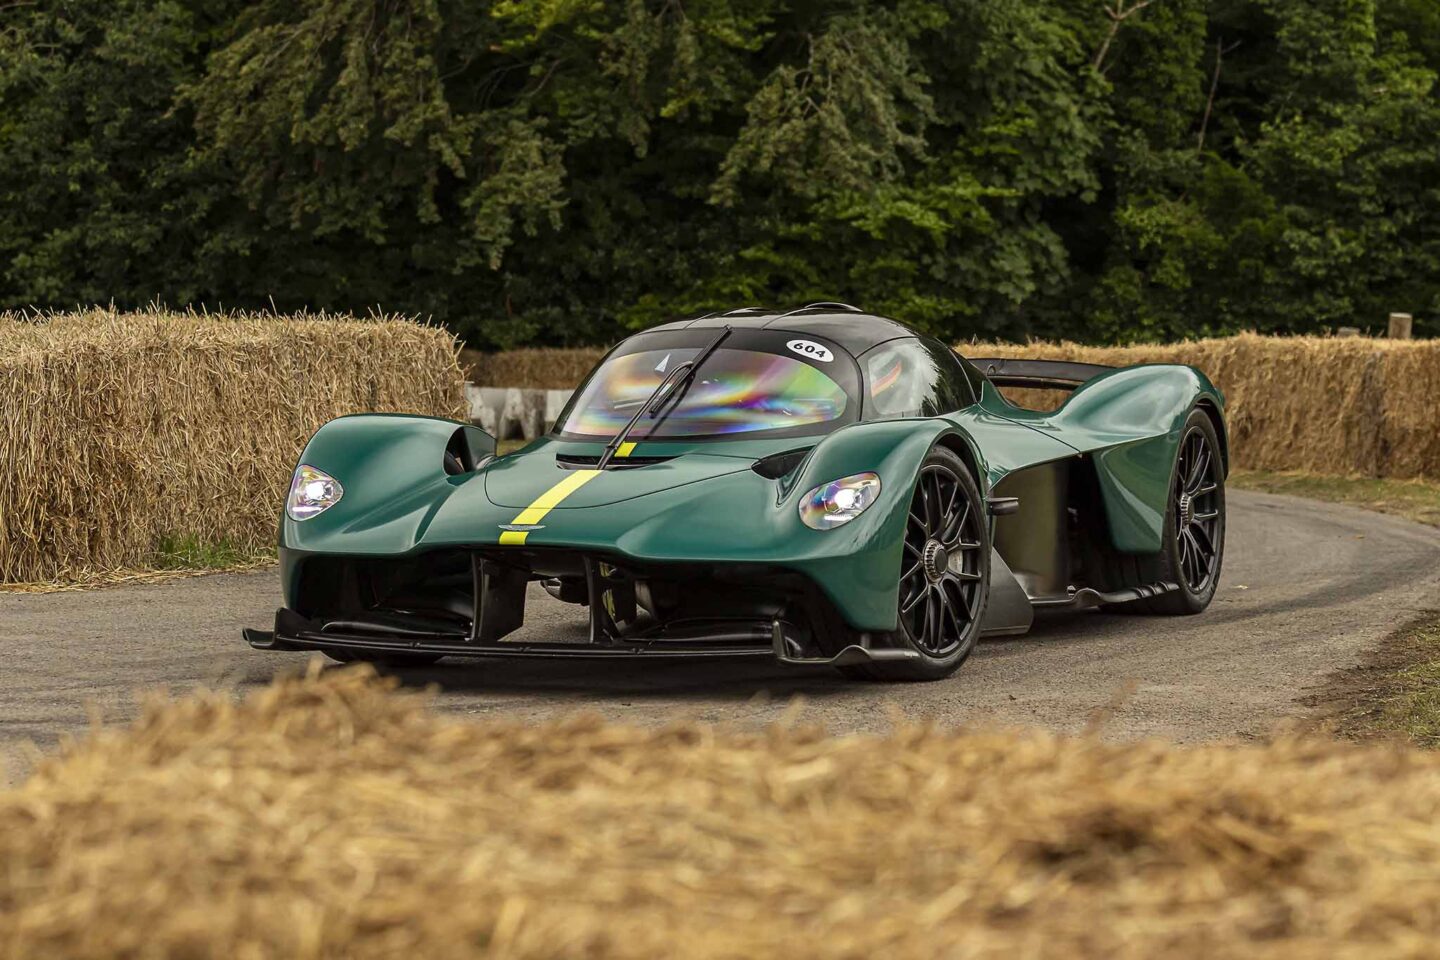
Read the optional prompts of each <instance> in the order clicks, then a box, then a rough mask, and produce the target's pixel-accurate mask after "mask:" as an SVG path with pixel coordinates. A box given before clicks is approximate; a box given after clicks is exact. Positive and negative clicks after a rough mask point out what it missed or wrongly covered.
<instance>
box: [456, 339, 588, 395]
mask: <svg viewBox="0 0 1440 960" xmlns="http://www.w3.org/2000/svg"><path fill="white" fill-rule="evenodd" d="M605 352H606V351H605V349H604V348H602V347H577V348H574V349H569V348H561V349H547V348H539V347H537V348H531V349H524V350H505V351H501V352H499V353H481V352H480V351H478V350H465V351H463V352H462V353H461V365H462V366H463V367H464V369H465V376H466V379H468V380H469V381H470V382H471V383H473V384H476V385H477V386H481V387H536V388H539V389H542V390H574V389H575V387H576V386H578V385H579V383H580V381H581V380H582V379H583V378H584V377H585V374H587V373H589V372H590V370H591V369H592V368H593V367H594V366H595V364H597V363H599V362H600V358H601V357H603V356H605Z"/></svg>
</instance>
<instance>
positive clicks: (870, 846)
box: [0, 668, 1440, 960]
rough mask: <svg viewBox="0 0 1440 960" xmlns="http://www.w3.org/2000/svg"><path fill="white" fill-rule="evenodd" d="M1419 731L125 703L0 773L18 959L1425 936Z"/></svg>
mask: <svg viewBox="0 0 1440 960" xmlns="http://www.w3.org/2000/svg"><path fill="white" fill-rule="evenodd" d="M1436 796H1440V755H1436V754H1431V753H1427V752H1423V751H1416V750H1412V749H1404V748H1396V747H1394V746H1391V745H1376V744H1370V745H1357V744H1343V743H1335V742H1326V741H1304V740H1283V741H1279V742H1276V743H1271V744H1265V745H1236V744H1229V745H1226V744H1211V745H1205V746H1198V747H1179V746H1176V745H1173V744H1167V743H1163V742H1146V743H1136V744H1126V745H1120V744H1113V743H1106V742H1103V741H1101V740H1099V739H1094V738H1069V737H1060V736H1056V735H1053V734H1049V733H1046V732H1043V731H1026V732H1006V731H983V730H971V731H940V730H936V729H932V728H929V727H926V726H922V725H910V724H901V725H899V726H897V727H896V728H895V729H894V730H892V731H891V732H890V733H888V734H883V735H863V736H847V737H828V736H825V735H823V733H822V732H820V731H817V730H813V729H809V728H805V727H797V726H788V727H787V726H780V727H772V728H769V729H766V730H762V731H758V732H744V731H738V730H730V729H725V728H715V727H708V726H704V725H700V724H695V723H691V722H685V723H676V724H673V725H671V726H668V727H665V728H661V729H655V728H639V727H632V726H622V725H614V724H607V723H604V722H602V721H600V720H598V719H596V718H593V717H571V718H569V719H565V720H558V721H551V722H548V723H544V724H538V725H537V724H530V723H526V722H521V721H508V720H500V721H490V722H486V723H471V722H464V721H457V720H454V719H449V718H444V717H440V716H437V715H436V714H434V713H433V712H432V711H430V710H429V709H428V707H427V705H426V703H425V701H424V699H423V698H422V696H421V695H419V694H415V693H403V692H398V691H396V690H395V689H394V687H393V685H392V684H388V683H386V682H385V681H382V680H379V679H377V678H376V677H375V676H374V675H373V674H372V673H370V672H369V671H368V670H365V669H350V668H347V669H344V670H332V671H325V672H321V671H319V670H313V671H312V673H311V674H309V675H308V676H306V677H304V678H294V679H290V680H286V681H281V682H279V683H278V684H276V685H274V686H272V687H269V688H266V689H263V690H260V691H257V692H256V693H254V694H252V695H250V696H249V697H248V698H246V699H245V700H244V701H243V702H237V701H236V700H235V699H233V698H232V697H231V696H230V695H229V694H226V693H208V694H206V693H202V694H198V695H194V696H190V697H187V698H186V699H184V700H180V701H176V702H165V701H162V700H158V699H157V700H153V701H151V702H150V703H149V704H148V705H147V707H146V709H145V711H144V713H143V715H142V717H141V719H140V720H138V721H137V722H136V723H135V724H134V725H133V726H132V727H130V728H129V729H116V730H109V731H101V732H98V733H96V734H94V735H92V736H91V737H90V738H89V739H87V740H84V741H82V742H79V743H76V744H71V745H69V746H67V747H65V748H64V749H63V750H62V752H61V754H60V755H59V756H57V757H55V758H52V759H50V760H47V761H45V762H44V763H42V765H41V766H40V768H39V769H38V770H37V772H36V773H35V775H34V776H32V777H31V779H30V780H29V781H28V782H26V783H25V784H24V785H23V786H21V787H19V788H17V789H14V790H10V791H5V792H0V863H4V864H5V865H6V869H4V870H0V943H4V944H6V953H7V955H12V956H17V957H18V956H27V957H30V956H33V957H60V956H63V957H72V958H87V957H97V958H98V957H107V958H108V957H117V956H121V957H128V956H154V957H167V956H168V957H174V956H234V957H266V956H275V957H279V956H306V957H312V958H324V957H346V958H358V960H364V958H368V957H398V956H405V957H464V956H480V955H483V956H497V957H508V958H532V957H533V958H540V957H545V958H549V957H589V958H610V957H617V958H619V957H624V958H631V957H633V958H640V957H654V956H676V955H684V956H686V957H693V958H697V960H707V958H722V957H723V958H734V957H755V956H803V957H821V958H828V957H834V958H842V957H843V958H855V957H869V956H886V957H900V958H910V957H914V958H922V957H923V958H927V960H928V958H931V957H935V956H952V955H953V956H960V955H963V956H967V957H1008V956H1028V957H1037V958H1043V957H1057V958H1058V957H1066V958H1088V957H1107V958H1108V957H1114V958H1122V960H1124V958H1142V957H1143V958H1150V957H1155V956H1165V957H1176V958H1181V960H1185V958H1192V957H1194V958H1199V957H1207V958H1209V957H1260V958H1281V957H1284V958H1291V957H1301V958H1309V957H1315V958H1319V957H1326V958H1330V957H1338V958H1352V957H1353V958H1360V957H1372V956H1387V957H1404V956H1414V957H1420V956H1428V955H1430V954H1431V953H1432V952H1433V945H1434V943H1435V942H1437V938H1440V912H1437V911H1436V910H1435V909H1434V905H1435V904H1436V903H1437V902H1440V831H1436V830H1435V828H1434V807H1435V799H1434V798H1435V797H1436Z"/></svg>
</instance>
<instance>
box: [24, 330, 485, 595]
mask: <svg viewBox="0 0 1440 960" xmlns="http://www.w3.org/2000/svg"><path fill="white" fill-rule="evenodd" d="M462 388H463V381H462V379H461V377H460V372H459V367H458V365H457V363H456V348H455V344H454V341H453V340H452V338H451V337H450V336H449V335H448V334H446V333H445V332H444V331H442V330H439V329H436V328H432V327H426V326H422V325H420V324H417V323H413V322H409V321H407V320H404V319H402V318H398V317H383V316H381V317H373V318H369V319H356V318H354V317H350V316H327V315H324V314H316V315H311V314H304V315H298V316H289V317H285V316H273V315H266V314H241V313H227V314H220V315H198V314H195V313H173V312H168V311H164V310H159V309H152V310H148V311H145V312H141V313H116V312H114V311H110V310H91V311H85V312H80V313H71V314H53V315H46V316H41V317H38V318H29V317H20V316H16V315H0V463H3V464H4V465H5V468H4V469H3V470H0V582H27V581H49V580H64V579H68V578H72V577H77V576H87V575H93V574H94V572H95V571H97V570H98V571H104V570H114V569H121V568H129V567H137V566H143V565H144V564H145V563H146V562H147V560H148V558H150V557H151V556H153V554H154V553H155V551H156V549H157V547H158V546H159V544H160V543H161V542H162V541H163V540H164V539H165V538H168V537H182V536H193V537H196V538H198V539H199V540H200V541H202V542H228V543H231V544H233V545H234V546H236V547H238V548H240V549H250V548H257V549H258V548H260V547H263V546H268V545H270V544H271V543H273V540H274V535H275V522H276V517H277V516H278V510H279V504H280V502H281V499H282V497H283V495H284V491H285V487H286V484H287V482H288V480H289V476H290V471H291V469H292V468H293V467H294V465H295V461H296V459H297V458H298V456H299V453H300V450H301V448H302V447H303V446H304V443H305V441H306V439H307V438H308V437H309V436H310V434H311V433H313V432H314V430H315V429H316V428H317V427H319V426H320V425H321V424H322V423H324V422H325V421H326V420H329V419H331V418H332V417H336V416H340V415H342V414H347V413H356V412H362V411H370V410H387V411H406V412H415V413H428V414H436V415H451V416H453V415H460V414H461V413H462V411H463V409H464V407H463V389H462Z"/></svg>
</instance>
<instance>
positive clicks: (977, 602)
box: [845, 447, 990, 680]
mask: <svg viewBox="0 0 1440 960" xmlns="http://www.w3.org/2000/svg"><path fill="white" fill-rule="evenodd" d="M988 521H989V517H988V515H987V513H986V509H985V501H984V500H983V498H981V496H980V491H979V489H978V488H977V487H976V485H975V480H974V478H973V477H971V475H970V471H969V470H968V469H967V468H966V466H965V464H964V463H963V462H962V461H961V460H960V458H959V457H957V456H956V455H955V454H954V453H952V452H951V451H949V450H947V449H945V448H943V447H937V448H935V449H934V450H932V451H931V452H930V454H929V456H927V457H926V458H925V462H924V464H922V465H921V467H920V472H919V475H918V477H917V478H916V481H915V492H914V495H913V496H912V497H911V499H910V511H909V514H908V516H907V517H906V519H905V542H904V547H903V549H902V552H901V560H900V582H899V591H898V594H899V610H898V617H897V619H898V627H899V629H898V630H897V631H896V632H895V633H894V634H892V635H891V640H892V641H893V645H895V646H898V647H903V648H910V649H913V650H915V651H917V652H918V653H919V654H920V657H919V658H918V659H916V660H909V661H898V662H887V663H874V664H866V665H864V666H859V667H850V668H846V669H845V672H846V674H847V675H849V676H856V677H861V678H865V679H872V680H939V679H941V678H943V677H948V676H949V675H950V674H952V673H954V672H955V671H956V670H958V669H959V667H960V665H961V664H962V663H964V662H965V659H966V658H967V657H968V656H969V655H970V652H971V651H972V650H973V649H974V648H975V641H976V639H977V637H978V636H979V634H980V623H981V620H982V618H983V616H984V612H985V601H986V598H987V594H988V592H989V589H990V526H989V522H988Z"/></svg>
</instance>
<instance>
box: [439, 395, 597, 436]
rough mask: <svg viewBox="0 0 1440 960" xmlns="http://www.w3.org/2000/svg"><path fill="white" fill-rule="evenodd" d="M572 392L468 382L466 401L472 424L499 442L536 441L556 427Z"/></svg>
mask: <svg viewBox="0 0 1440 960" xmlns="http://www.w3.org/2000/svg"><path fill="white" fill-rule="evenodd" d="M572 392H573V391H570V390H539V389H530V388H525V387H508V388H507V387H477V386H476V385H475V384H473V383H467V384H465V401H466V403H467V405H468V406H469V414H470V422H471V423H473V424H475V425H476V426H477V427H479V428H480V429H481V430H484V431H485V432H486V433H488V434H490V435H491V436H492V437H494V438H495V439H496V440H534V439H535V438H536V437H538V436H540V434H542V433H544V432H545V431H547V430H549V429H550V428H551V427H552V426H554V425H555V421H556V420H557V419H559V417H560V412H561V411H562V410H563V409H565V404H566V403H568V402H569V401H570V394H571V393H572Z"/></svg>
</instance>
